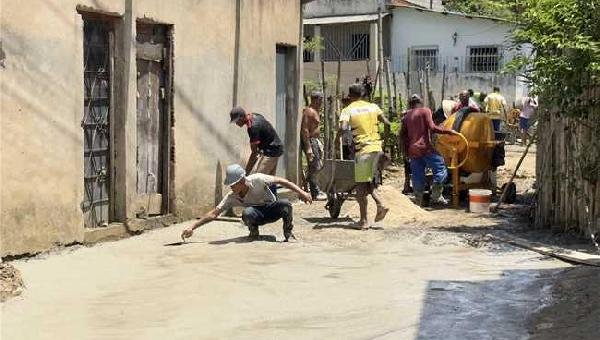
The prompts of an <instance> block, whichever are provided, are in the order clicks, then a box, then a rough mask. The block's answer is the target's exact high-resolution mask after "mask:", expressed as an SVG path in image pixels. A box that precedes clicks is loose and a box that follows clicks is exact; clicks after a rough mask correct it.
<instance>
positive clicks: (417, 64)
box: [410, 47, 439, 72]
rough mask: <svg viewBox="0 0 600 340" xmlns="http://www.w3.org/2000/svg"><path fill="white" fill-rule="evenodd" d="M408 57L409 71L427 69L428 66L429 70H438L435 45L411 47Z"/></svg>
mask: <svg viewBox="0 0 600 340" xmlns="http://www.w3.org/2000/svg"><path fill="white" fill-rule="evenodd" d="M410 57H411V58H410V59H411V60H410V65H411V66H410V69H411V71H421V70H427V67H428V66H429V69H430V70H431V72H437V71H438V64H439V63H438V48H437V47H427V48H412V49H411V55H410Z"/></svg>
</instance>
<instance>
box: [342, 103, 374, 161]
mask: <svg viewBox="0 0 600 340" xmlns="http://www.w3.org/2000/svg"><path fill="white" fill-rule="evenodd" d="M381 114H383V111H381V109H380V108H379V106H377V104H372V103H369V102H366V101H364V100H357V101H355V102H352V103H351V104H350V105H348V106H346V108H344V109H343V110H342V112H341V114H340V122H348V124H350V127H351V128H352V136H353V139H354V145H355V148H356V153H358V154H366V153H370V152H381V151H382V150H383V149H382V147H381V144H382V143H381V137H380V136H379V120H378V117H379V115H381Z"/></svg>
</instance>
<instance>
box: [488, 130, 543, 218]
mask: <svg viewBox="0 0 600 340" xmlns="http://www.w3.org/2000/svg"><path fill="white" fill-rule="evenodd" d="M537 132H538V130H537V129H536V130H535V133H534V134H533V136H531V139H530V140H529V143H527V147H526V148H525V151H523V154H522V155H521V159H519V162H518V163H517V166H516V167H515V171H514V172H513V174H512V176H511V177H510V180H509V181H508V183H506V185H505V186H504V190H502V195H501V196H500V200H499V201H498V203H496V206H494V207H491V208H490V211H492V212H496V211H498V209H500V205H502V201H504V199H505V198H506V193H507V192H508V187H509V185H510V183H512V182H513V181H514V179H515V177H516V176H517V171H518V170H519V168H520V167H521V164H522V163H523V160H524V159H525V156H527V153H528V152H529V147H530V146H531V145H532V144H533V142H534V141H535V139H536V137H537Z"/></svg>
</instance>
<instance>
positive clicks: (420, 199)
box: [413, 191, 423, 207]
mask: <svg viewBox="0 0 600 340" xmlns="http://www.w3.org/2000/svg"><path fill="white" fill-rule="evenodd" d="M414 195H415V198H413V202H414V203H415V204H416V205H418V206H419V207H422V206H423V191H414Z"/></svg>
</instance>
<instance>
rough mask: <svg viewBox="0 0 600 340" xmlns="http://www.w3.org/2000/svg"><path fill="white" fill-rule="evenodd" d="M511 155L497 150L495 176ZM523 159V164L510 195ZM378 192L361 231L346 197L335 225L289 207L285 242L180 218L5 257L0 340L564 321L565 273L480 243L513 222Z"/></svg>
mask: <svg viewBox="0 0 600 340" xmlns="http://www.w3.org/2000/svg"><path fill="white" fill-rule="evenodd" d="M520 151H521V149H520V148H519V147H513V148H508V150H507V166H506V169H511V167H512V168H514V165H515V164H516V162H517V160H518V157H519V156H520ZM534 165H535V164H534V156H533V155H530V156H528V157H527V158H526V159H525V162H524V165H523V169H522V170H521V173H520V175H519V176H518V177H517V189H518V191H519V192H520V193H522V192H523V191H525V190H527V189H528V188H529V187H530V186H531V184H532V183H533V179H532V177H531V176H532V174H533V173H534ZM509 175H510V171H509V170H506V171H504V172H503V173H501V176H502V177H503V178H504V177H507V176H509ZM397 180H399V182H394V180H393V179H392V180H391V181H389V182H391V185H392V186H395V188H396V189H399V188H400V183H402V181H401V179H400V178H398V179H397ZM385 195H386V198H387V199H388V202H390V206H391V207H392V211H391V215H390V216H388V218H386V221H385V222H384V223H378V224H375V225H374V228H373V229H371V230H368V231H359V230H354V229H353V228H352V226H351V225H352V222H353V219H355V217H356V216H355V215H356V210H357V209H356V205H355V202H353V201H348V202H346V203H345V204H344V207H343V208H342V214H341V218H340V219H338V220H331V219H329V218H328V217H327V213H326V211H325V209H324V204H323V202H317V203H315V204H314V205H312V206H304V205H296V206H295V216H296V228H295V233H296V235H297V236H298V239H299V240H298V241H297V242H291V243H283V242H281V241H282V230H281V225H280V224H277V223H276V224H273V225H269V226H266V227H265V228H262V229H261V233H262V235H263V236H262V237H261V238H260V239H259V240H257V241H253V242H251V241H249V240H248V239H247V238H246V237H245V236H246V235H247V230H246V228H244V227H243V226H241V225H240V224H238V223H228V222H215V223H211V224H209V225H207V226H206V227H205V228H202V229H200V230H198V231H197V232H196V233H195V235H194V237H193V238H192V239H191V240H190V241H191V242H188V243H185V244H182V243H181V239H180V238H179V237H180V236H179V235H180V232H181V230H182V229H183V228H185V227H186V226H188V225H189V224H190V223H191V222H187V223H183V224H180V225H176V226H172V227H170V228H166V229H161V230H154V231H152V232H148V233H144V234H142V235H139V236H136V237H132V238H130V239H126V240H121V241H118V242H112V243H104V244H98V245H96V246H93V247H89V248H88V247H72V248H68V249H64V250H62V251H60V252H57V253H54V254H51V255H45V256H39V257H37V258H34V259H31V260H18V261H13V262H12V264H13V265H14V266H15V267H16V268H17V269H19V270H20V271H21V273H22V276H23V279H24V281H25V284H26V289H25V291H24V293H23V294H22V295H21V296H20V297H17V298H13V299H12V300H9V301H8V302H6V303H4V304H2V316H1V326H2V329H1V331H0V338H1V339H256V338H260V339H281V338H285V339H461V340H462V339H526V338H530V337H532V336H533V337H535V338H539V339H544V337H545V336H547V335H549V334H554V333H552V332H553V331H554V330H556V329H559V328H561V327H563V326H562V324H563V320H562V319H561V318H560V315H561V310H562V308H563V307H562V306H563V305H558V304H556V303H557V301H558V302H559V303H570V305H571V306H573V305H577V304H578V303H579V304H582V300H581V299H582V296H583V297H585V295H581V296H580V297H578V299H579V300H577V299H575V300H573V299H568V296H569V294H568V287H572V285H574V284H575V282H577V281H576V280H577V279H579V278H580V277H579V276H575V277H571V276H569V275H572V274H569V272H568V271H569V270H574V268H575V267H572V266H570V265H568V264H565V263H563V262H560V261H558V260H555V259H552V258H547V257H544V256H542V255H539V254H537V253H532V252H529V251H526V250H523V249H519V248H514V247H512V246H508V245H505V244H501V243H493V242H492V243H490V242H489V241H490V240H489V239H488V238H486V237H485V235H486V234H487V233H490V232H493V231H494V230H497V229H503V230H507V229H508V230H510V229H513V228H522V227H523V225H522V223H523V222H524V221H523V220H522V219H519V218H513V217H511V216H510V214H509V215H500V216H496V217H493V216H480V215H473V214H467V213H465V212H464V210H452V209H448V210H438V211H423V210H419V209H415V207H412V206H409V205H408V204H409V203H407V202H408V201H407V199H406V197H404V196H402V195H397V194H396V193H395V192H394V191H387V192H385ZM371 208H373V207H371ZM371 216H373V211H371ZM525 222H526V221H525ZM575 269H576V268H575ZM576 273H579V271H577V272H576ZM557 280H558V281H557ZM557 282H559V284H557ZM561 282H565V283H564V285H561V284H560V283H561ZM593 282H596V281H588V285H587V287H588V288H589V289H590V290H591V289H592V287H593V284H594V283H593ZM568 284H570V285H571V286H569V285H568ZM561 287H564V288H561ZM560 292H563V293H562V295H561V293H560ZM582 294H583V293H582ZM561 297H562V298H561ZM580 315H582V314H581V313H579V314H576V316H577V317H579V316H580ZM588 320H593V318H588ZM576 323H577V318H574V319H573V322H572V323H571V325H574V324H576ZM570 327H572V326H570ZM557 334H558V333H557ZM562 334H574V333H568V332H566V333H562ZM566 338H568V337H562V338H561V339H566ZM556 339H559V338H556Z"/></svg>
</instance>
